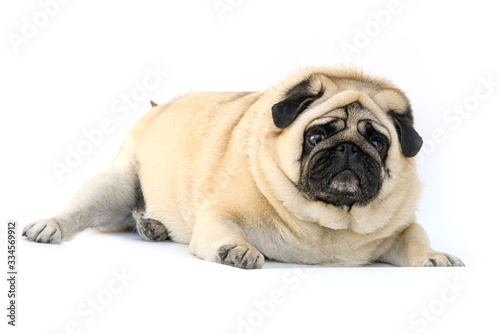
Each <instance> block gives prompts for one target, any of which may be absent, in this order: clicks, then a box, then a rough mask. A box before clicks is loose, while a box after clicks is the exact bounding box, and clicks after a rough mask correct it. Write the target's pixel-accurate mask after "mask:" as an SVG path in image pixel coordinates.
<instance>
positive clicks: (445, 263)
mask: <svg viewBox="0 0 500 334" xmlns="http://www.w3.org/2000/svg"><path fill="white" fill-rule="evenodd" d="M414 266H415V267H465V264H464V263H463V262H462V260H460V258H458V257H457V256H455V255H450V254H446V253H441V252H429V253H428V254H426V256H425V257H423V258H421V259H419V261H418V263H415V264H414Z"/></svg>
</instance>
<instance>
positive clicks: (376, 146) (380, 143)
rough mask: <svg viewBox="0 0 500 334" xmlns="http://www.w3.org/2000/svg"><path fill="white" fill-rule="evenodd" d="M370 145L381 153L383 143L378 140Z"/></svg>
mask: <svg viewBox="0 0 500 334" xmlns="http://www.w3.org/2000/svg"><path fill="white" fill-rule="evenodd" d="M370 144H372V145H373V146H374V147H375V148H376V149H377V151H382V149H383V148H384V143H383V142H381V141H380V140H372V141H371V142H370Z"/></svg>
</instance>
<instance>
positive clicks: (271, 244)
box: [244, 223, 376, 266]
mask: <svg viewBox="0 0 500 334" xmlns="http://www.w3.org/2000/svg"><path fill="white" fill-rule="evenodd" d="M244 232H245V235H246V237H247V238H248V240H249V241H250V243H251V244H252V245H253V246H255V247H256V248H257V249H258V250H259V251H260V252H262V253H263V254H264V255H265V256H266V257H267V258H269V259H273V260H277V261H283V262H292V263H304V264H331V265H349V266H352V265H361V264H365V263H367V262H369V261H370V258H371V255H372V254H373V252H374V251H375V249H376V243H374V242H370V240H363V242H361V241H360V240H359V238H357V237H356V235H355V234H353V233H352V232H350V231H347V230H344V231H333V230H330V231H327V232H326V233H325V229H324V228H321V227H319V226H318V227H317V228H315V227H313V228H309V229H307V230H305V229H304V230H301V231H300V232H299V231H292V230H291V229H289V228H287V227H284V226H282V225H280V224H276V223H274V224H273V223H268V224H265V225H260V226H259V228H248V229H245V231H244Z"/></svg>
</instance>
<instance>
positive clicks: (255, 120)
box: [24, 68, 463, 268]
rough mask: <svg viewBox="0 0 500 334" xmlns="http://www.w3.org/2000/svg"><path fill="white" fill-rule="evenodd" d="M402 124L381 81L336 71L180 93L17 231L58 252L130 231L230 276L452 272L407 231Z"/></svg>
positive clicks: (412, 147) (411, 217) (415, 141)
mask: <svg viewBox="0 0 500 334" xmlns="http://www.w3.org/2000/svg"><path fill="white" fill-rule="evenodd" d="M412 122H413V118H412V115H411V109H409V102H408V100H407V99H406V97H405V96H404V94H403V93H402V92H401V91H400V90H398V89H397V88H396V87H394V86H393V85H392V84H391V83H389V82H388V81H385V80H382V79H375V78H371V77H368V76H365V75H363V74H361V73H360V72H358V71H355V70H346V69H342V68H309V69H305V70H303V71H301V72H299V73H298V74H296V75H294V76H292V77H290V78H289V79H288V80H286V81H284V82H283V83H281V84H279V85H277V86H275V87H273V88H272V89H269V90H267V91H263V92H241V93H189V94H186V95H183V96H180V97H178V98H176V99H174V100H173V101H171V102H169V103H167V104H165V105H161V106H156V107H154V108H153V109H152V110H151V111H150V112H149V113H147V114H146V115H145V116H144V117H142V118H141V119H140V121H139V122H137V124H136V125H135V126H134V127H133V128H132V130H131V131H130V132H129V134H128V135H127V137H126V139H125V141H124V143H123V144H122V147H121V148H120V151H119V153H118V155H117V157H116V158H115V160H114V161H113V162H112V164H111V165H110V167H109V168H108V169H107V170H106V171H104V172H103V173H101V174H99V175H97V176H95V177H94V178H93V179H91V180H89V181H88V183H87V184H86V185H84V186H83V187H82V189H81V190H80V191H79V192H77V194H76V195H75V197H74V198H73V199H72V201H71V204H70V205H69V206H68V208H67V209H66V210H64V211H63V212H62V213H61V214H59V215H57V216H55V217H54V218H51V219H47V220H42V221H39V222H37V223H35V224H31V225H29V226H27V227H26V228H25V232H24V233H25V235H26V236H27V237H28V239H30V240H33V241H37V242H51V243H57V242H60V240H61V239H69V238H71V237H72V236H73V235H74V234H75V233H77V232H79V231H81V230H83V229H85V228H88V227H98V228H99V229H101V230H106V231H113V230H123V229H127V228H134V227H136V225H137V229H138V231H139V233H140V234H141V235H143V236H144V237H145V238H146V239H148V240H165V239H167V238H169V239H171V240H173V241H175V242H180V243H186V244H189V245H190V249H191V252H192V253H193V254H195V255H197V256H198V257H200V258H202V259H206V260H210V261H216V262H221V263H225V264H230V265H234V266H237V267H241V268H260V267H262V266H263V263H264V256H265V257H267V258H270V259H275V260H278V261H284V262H293V263H307V264H338V265H360V264H365V263H369V262H373V261H383V262H388V263H392V264H394V265H399V266H424V265H434V266H436V265H437V266H448V265H463V264H462V262H461V261H460V260H459V259H458V258H456V257H454V256H451V255H447V254H444V253H439V252H435V251H433V250H432V249H431V248H430V247H429V241H428V238H427V235H426V233H425V231H423V229H422V228H421V227H420V226H419V225H418V224H417V223H416V220H415V210H416V205H417V200H418V197H419V193H420V188H421V185H420V181H419V179H418V177H417V173H416V168H415V164H414V161H413V159H411V157H412V156H414V155H415V154H416V153H417V152H418V149H419V148H420V145H421V139H420V137H419V136H418V134H416V132H414V129H413V127H412ZM339 124H340V125H339ZM311 131H312V132H311ZM329 131H330V132H329ZM307 136H310V137H307ZM398 138H399V139H398ZM320 141H321V143H320ZM398 141H399V142H400V143H401V146H400V145H398ZM419 141H420V142H419ZM370 142H371V143H372V144H373V145H374V146H370V144H369V143H370ZM307 144H309V146H307ZM374 147H375V148H374ZM325 161H328V163H325ZM340 165H345V166H344V167H342V168H340V167H335V166H340ZM332 168H337V169H339V168H340V169H339V170H338V171H336V172H335V173H334V172H333V171H332V170H331V169H332ZM365 168H366V172H364V169H365ZM330 174H331V175H330ZM318 175H321V178H319V176H318ZM334 175H337V176H335V177H333V176H334ZM134 210H135V211H134Z"/></svg>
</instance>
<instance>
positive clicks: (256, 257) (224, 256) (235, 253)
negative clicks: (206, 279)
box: [217, 244, 264, 269]
mask: <svg viewBox="0 0 500 334" xmlns="http://www.w3.org/2000/svg"><path fill="white" fill-rule="evenodd" d="M217 260H218V262H220V263H222V264H226V265H229V266H233V267H237V268H242V269H260V268H262V267H263V266H264V255H262V254H261V253H260V252H259V251H258V250H257V249H256V248H255V247H252V246H249V247H247V246H238V245H236V244H231V245H224V246H221V247H219V249H218V250H217Z"/></svg>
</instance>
